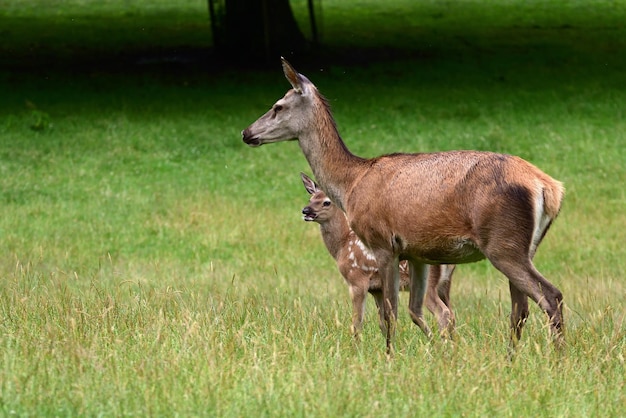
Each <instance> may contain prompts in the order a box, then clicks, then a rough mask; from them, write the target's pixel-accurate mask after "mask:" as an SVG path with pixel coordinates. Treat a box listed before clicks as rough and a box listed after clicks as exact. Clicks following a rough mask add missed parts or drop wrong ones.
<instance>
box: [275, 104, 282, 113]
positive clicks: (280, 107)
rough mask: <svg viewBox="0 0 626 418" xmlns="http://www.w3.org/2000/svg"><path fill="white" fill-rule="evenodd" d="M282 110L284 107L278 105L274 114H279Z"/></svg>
mask: <svg viewBox="0 0 626 418" xmlns="http://www.w3.org/2000/svg"><path fill="white" fill-rule="evenodd" d="M281 110H283V107H282V106H281V105H276V106H274V113H278V112H280V111H281Z"/></svg>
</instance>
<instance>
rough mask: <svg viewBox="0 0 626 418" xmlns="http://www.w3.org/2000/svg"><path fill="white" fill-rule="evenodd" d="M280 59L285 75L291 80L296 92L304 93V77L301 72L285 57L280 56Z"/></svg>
mask: <svg viewBox="0 0 626 418" xmlns="http://www.w3.org/2000/svg"><path fill="white" fill-rule="evenodd" d="M280 60H281V61H282V63H283V72H284V73H285V77H287V81H289V83H290V84H291V87H293V89H294V90H295V91H296V93H298V94H302V77H300V74H298V72H297V71H296V69H295V68H293V67H292V66H291V64H289V62H288V61H287V60H286V59H285V58H283V57H280Z"/></svg>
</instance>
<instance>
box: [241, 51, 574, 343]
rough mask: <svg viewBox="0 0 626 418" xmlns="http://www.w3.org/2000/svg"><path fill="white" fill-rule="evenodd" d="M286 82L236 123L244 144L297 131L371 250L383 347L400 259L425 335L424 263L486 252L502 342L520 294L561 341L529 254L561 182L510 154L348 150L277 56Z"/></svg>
mask: <svg viewBox="0 0 626 418" xmlns="http://www.w3.org/2000/svg"><path fill="white" fill-rule="evenodd" d="M282 64H283V71H284V73H285V76H286V78H287V80H288V81H289V82H290V84H291V86H292V87H293V88H292V89H290V90H289V91H287V93H286V94H285V96H284V97H283V98H281V99H280V100H278V101H277V102H276V103H275V104H274V105H273V106H272V108H271V109H270V110H269V111H268V112H267V113H265V114H264V115H263V116H261V117H260V118H259V119H258V120H257V121H256V122H254V123H253V124H252V125H250V126H249V127H248V128H246V129H245V130H244V131H243V132H242V136H243V141H244V142H245V143H246V144H248V145H250V146H260V145H263V144H268V143H272V142H279V141H286V140H292V139H297V140H298V143H299V145H300V148H301V149H302V152H303V153H304V156H305V157H306V159H307V161H308V163H309V166H310V167H311V169H312V170H313V174H314V175H315V178H316V179H317V181H318V182H319V185H320V186H321V188H322V190H324V192H325V193H326V195H327V196H328V197H329V198H330V199H331V200H332V201H333V202H334V203H335V204H336V205H337V206H339V207H340V208H341V209H342V210H343V211H344V212H345V213H346V215H347V217H348V219H349V223H350V227H351V228H352V230H353V231H354V232H355V233H356V234H357V236H358V237H359V239H360V240H361V241H363V243H364V244H365V245H366V246H367V247H368V248H369V249H371V251H372V253H373V254H374V256H375V258H376V260H377V262H378V269H379V273H380V276H381V280H382V287H383V298H384V301H385V303H384V307H385V309H384V321H385V325H386V336H387V338H386V340H387V351H388V352H391V349H392V340H393V336H394V334H395V323H396V317H397V309H398V291H399V284H400V281H399V270H398V265H399V260H408V262H409V266H410V269H409V270H410V274H411V282H410V296H409V308H410V314H411V318H412V319H413V321H414V322H415V323H416V324H417V325H418V326H420V328H422V330H425V332H426V333H427V334H428V332H429V330H428V326H427V325H426V323H425V322H424V319H423V313H422V304H423V295H424V293H425V290H426V282H427V280H426V278H427V265H428V264H435V265H436V264H463V263H471V262H475V261H478V260H482V259H485V258H487V259H488V260H489V261H490V262H491V263H492V264H493V265H494V266H495V267H496V268H497V269H498V270H500V271H501V272H502V273H503V274H504V275H505V276H506V277H507V278H508V280H509V289H510V294H511V306H512V309H511V346H512V347H513V346H514V345H515V343H516V342H517V341H518V340H519V339H520V337H521V332H522V327H523V325H524V322H525V320H526V318H527V316H528V297H530V298H531V299H532V300H534V301H535V302H536V303H537V304H538V305H539V307H540V308H541V309H542V310H543V311H544V312H545V313H546V314H547V317H548V320H549V324H550V330H551V332H552V335H553V338H554V341H555V343H556V345H557V346H560V345H561V343H562V342H563V329H562V326H563V314H562V301H563V295H562V293H561V291H560V290H559V289H558V288H556V287H555V286H554V285H553V284H552V283H550V282H549V281H548V280H546V279H545V278H544V277H543V276H542V275H541V273H539V271H537V269H536V268H535V266H534V264H533V262H532V259H533V256H534V255H535V252H536V250H537V246H538V245H539V244H540V242H541V241H542V239H543V237H544V236H545V234H546V232H547V231H548V229H549V227H550V225H551V224H552V222H553V221H554V219H555V218H556V217H557V215H558V213H559V211H560V207H561V201H562V199H563V195H564V188H563V185H562V184H561V183H560V182H558V181H556V180H554V179H553V178H551V177H550V176H548V175H547V174H545V173H544V172H542V171H541V170H539V169H538V168H537V167H535V166H534V165H532V164H530V163H529V162H527V161H525V160H523V159H521V158H519V157H516V156H512V155H506V154H497V153H492V152H478V151H448V152H435V153H416V154H405V153H396V154H389V155H383V156H380V157H376V158H361V157H358V156H356V155H354V154H352V153H351V152H350V151H349V150H348V148H347V147H346V145H345V144H344V142H343V140H342V139H341V137H340V136H339V132H338V131H337V127H336V124H335V121H334V119H333V116H332V114H331V111H330V108H329V105H328V102H327V101H326V99H325V98H324V97H323V96H322V95H321V94H320V93H319V92H318V90H317V88H316V87H315V85H313V83H311V82H310V81H309V80H308V79H307V78H306V77H305V76H303V75H302V74H298V73H297V72H296V71H295V69H294V68H293V67H292V66H291V65H290V64H289V63H288V62H287V61H286V60H284V59H283V60H282Z"/></svg>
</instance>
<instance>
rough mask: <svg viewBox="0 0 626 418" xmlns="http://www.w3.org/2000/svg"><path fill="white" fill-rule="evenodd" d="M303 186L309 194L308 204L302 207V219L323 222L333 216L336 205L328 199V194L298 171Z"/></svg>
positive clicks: (336, 208) (336, 209)
mask: <svg viewBox="0 0 626 418" xmlns="http://www.w3.org/2000/svg"><path fill="white" fill-rule="evenodd" d="M300 177H301V178H302V183H303V184H304V188H305V189H306V191H307V192H309V194H310V195H311V198H310V199H309V204H308V206H305V207H304V209H302V215H303V219H304V220H305V221H306V222H317V223H320V224H321V223H324V222H326V221H328V220H329V219H330V218H331V217H333V216H335V213H336V211H338V210H339V208H338V207H337V206H335V205H334V204H333V202H331V201H330V199H329V198H328V196H326V194H324V192H323V191H322V190H321V189H320V188H319V187H318V186H317V184H316V183H315V182H314V181H313V180H311V178H309V176H307V175H306V174H304V173H300Z"/></svg>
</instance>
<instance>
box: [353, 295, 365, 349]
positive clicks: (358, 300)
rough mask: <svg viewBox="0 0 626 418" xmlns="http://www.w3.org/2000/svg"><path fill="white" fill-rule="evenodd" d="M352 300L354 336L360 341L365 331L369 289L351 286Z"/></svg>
mask: <svg viewBox="0 0 626 418" xmlns="http://www.w3.org/2000/svg"><path fill="white" fill-rule="evenodd" d="M350 298H351V299H352V335H353V336H354V337H355V338H357V339H358V338H359V335H360V333H361V330H362V329H363V317H364V316H365V302H366V298H367V289H363V288H362V287H359V286H350Z"/></svg>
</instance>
